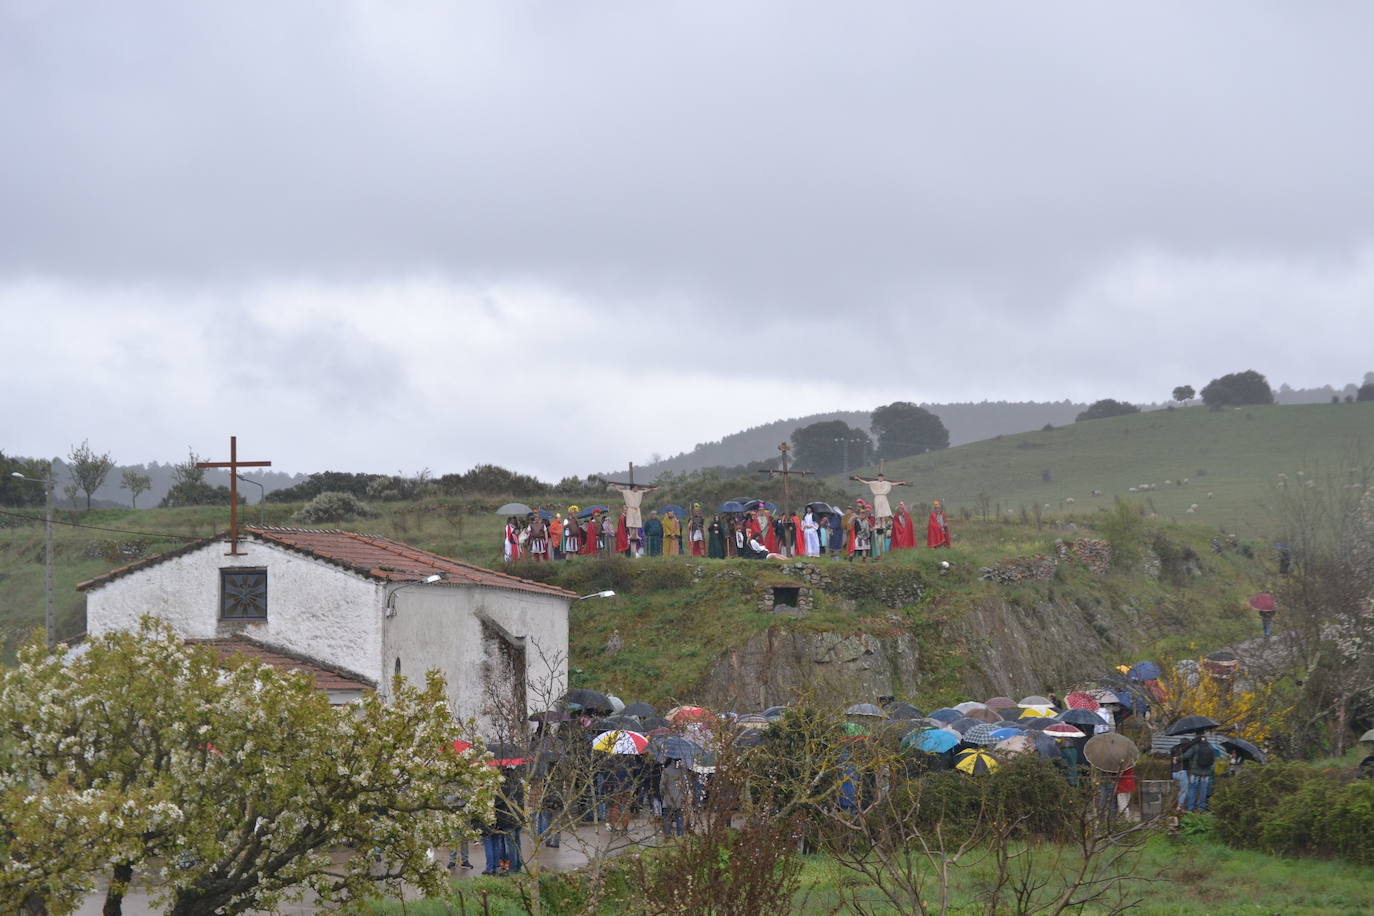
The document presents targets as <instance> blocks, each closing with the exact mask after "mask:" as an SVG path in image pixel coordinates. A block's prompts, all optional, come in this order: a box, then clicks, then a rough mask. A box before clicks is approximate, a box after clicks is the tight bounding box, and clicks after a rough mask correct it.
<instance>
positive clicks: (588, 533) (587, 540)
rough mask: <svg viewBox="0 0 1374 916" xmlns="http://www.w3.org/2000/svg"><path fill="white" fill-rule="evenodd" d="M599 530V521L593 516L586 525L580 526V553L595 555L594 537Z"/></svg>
mask: <svg viewBox="0 0 1374 916" xmlns="http://www.w3.org/2000/svg"><path fill="white" fill-rule="evenodd" d="M600 530H601V519H600V518H599V517H598V516H595V515H593V516H592V517H591V519H590V520H589V521H588V522H587V524H585V525H583V526H582V552H583V553H596V535H597V532H599V531H600Z"/></svg>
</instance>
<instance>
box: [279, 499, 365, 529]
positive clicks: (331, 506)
mask: <svg viewBox="0 0 1374 916" xmlns="http://www.w3.org/2000/svg"><path fill="white" fill-rule="evenodd" d="M373 514H374V513H373V511H372V510H371V509H369V508H368V507H367V504H366V503H364V502H363V501H362V500H360V499H359V498H358V497H356V496H354V495H353V494H352V493H337V492H330V493H321V494H320V495H319V496H316V497H315V498H314V499H312V500H310V502H308V503H306V504H305V505H304V506H302V507H301V509H300V511H299V512H297V513H296V514H295V515H293V516H291V517H292V518H293V519H295V520H296V521H298V522H303V523H305V524H307V525H323V524H328V523H330V522H345V521H348V520H350V519H355V518H370V517H371V516H372V515H373Z"/></svg>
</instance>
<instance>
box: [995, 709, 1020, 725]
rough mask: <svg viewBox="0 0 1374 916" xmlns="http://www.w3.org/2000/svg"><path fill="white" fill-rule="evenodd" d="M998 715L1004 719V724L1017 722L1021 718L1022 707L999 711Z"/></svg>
mask: <svg viewBox="0 0 1374 916" xmlns="http://www.w3.org/2000/svg"><path fill="white" fill-rule="evenodd" d="M997 714H998V715H999V716H1001V717H1002V721H1003V722H1015V721H1016V720H1017V719H1019V718H1021V707H1019V706H1013V707H1011V708H1010V709H999V710H997Z"/></svg>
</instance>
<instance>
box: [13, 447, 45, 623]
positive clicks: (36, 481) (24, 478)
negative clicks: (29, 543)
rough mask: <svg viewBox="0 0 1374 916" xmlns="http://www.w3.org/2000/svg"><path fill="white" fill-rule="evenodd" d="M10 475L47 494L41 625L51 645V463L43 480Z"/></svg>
mask: <svg viewBox="0 0 1374 916" xmlns="http://www.w3.org/2000/svg"><path fill="white" fill-rule="evenodd" d="M10 476H12V477H18V478H19V479H20V480H27V481H29V482H31V483H41V484H43V489H44V491H45V492H46V494H47V504H48V505H47V513H46V515H45V517H44V522H43V527H44V529H45V531H44V540H45V544H44V549H43V593H44V599H45V604H46V607H45V608H44V612H43V625H44V627H45V628H46V630H47V634H48V645H50V646H51V645H52V644H53V642H55V641H56V639H57V621H56V620H55V619H54V617H53V609H52V598H53V595H52V506H53V479H52V464H51V463H50V464H49V465H48V476H47V478H46V479H44V480H39V479H38V478H37V477H25V476H24V475H23V474H20V473H19V472H18V471H15V472H13V473H12V474H11V475H10Z"/></svg>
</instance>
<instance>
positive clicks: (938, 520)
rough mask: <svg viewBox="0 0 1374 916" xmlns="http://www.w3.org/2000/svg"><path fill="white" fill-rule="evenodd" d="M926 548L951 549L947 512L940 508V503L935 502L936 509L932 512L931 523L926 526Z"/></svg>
mask: <svg viewBox="0 0 1374 916" xmlns="http://www.w3.org/2000/svg"><path fill="white" fill-rule="evenodd" d="M926 546H927V547H949V546H951V544H950V539H949V521H948V520H947V519H946V518H945V510H944V509H942V508H940V501H939V500H938V499H937V500H935V505H934V508H932V509H931V510H930V521H929V522H928V523H927V524H926Z"/></svg>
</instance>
